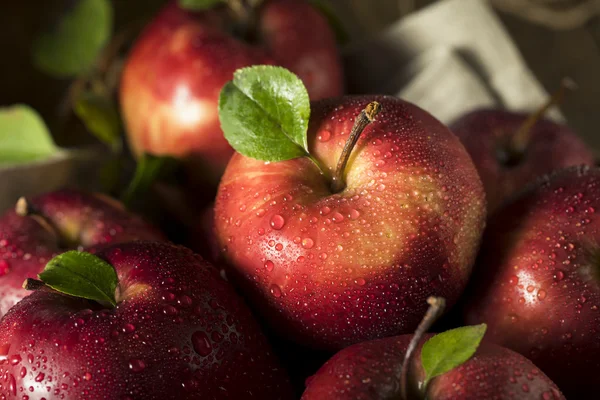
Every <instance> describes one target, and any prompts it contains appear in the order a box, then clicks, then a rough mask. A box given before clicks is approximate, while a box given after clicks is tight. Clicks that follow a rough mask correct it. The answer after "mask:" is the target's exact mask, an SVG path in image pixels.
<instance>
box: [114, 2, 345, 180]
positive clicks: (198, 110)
mask: <svg viewBox="0 0 600 400" xmlns="http://www.w3.org/2000/svg"><path fill="white" fill-rule="evenodd" d="M257 21H258V22H257V24H256V26H255V27H254V35H253V36H254V39H252V40H246V39H244V38H240V37H236V36H235V35H234V34H233V33H232V32H231V28H232V25H233V23H234V21H233V20H232V18H231V16H230V14H229V13H228V12H227V10H226V7H218V8H216V9H214V10H209V11H203V12H195V13H194V12H189V11H184V10H182V9H180V8H178V7H177V6H176V4H174V2H172V3H171V4H168V5H167V6H166V7H165V8H164V9H163V10H162V11H161V12H160V13H159V15H158V16H157V17H156V18H155V20H154V21H153V22H152V23H151V24H150V25H149V26H148V27H147V28H146V29H145V31H144V32H143V33H142V34H141V36H140V37H139V38H138V40H137V43H136V44H135V46H134V48H133V50H132V52H131V54H130V56H129V58H128V61H127V63H126V66H125V69H124V71H123V77H122V81H121V88H120V98H121V105H122V112H123V118H124V121H125V125H126V127H127V134H128V139H129V144H130V146H131V148H132V150H133V152H134V153H136V154H140V153H142V152H149V153H152V154H157V155H171V156H175V157H180V158H191V159H193V164H194V166H195V168H200V169H202V170H203V171H206V170H208V171H211V172H212V173H216V174H218V175H219V176H220V174H221V173H222V171H223V169H224V168H225V166H226V165H227V162H228V160H229V158H230V157H231V155H232V154H233V149H232V148H231V147H230V146H229V144H228V143H227V141H226V140H225V138H224V137H223V133H222V131H221V128H220V124H219V118H218V112H217V104H218V98H219V92H220V90H221V88H222V87H223V85H224V84H225V83H226V82H228V81H229V80H231V79H232V77H233V72H234V71H235V70H236V69H238V68H242V67H246V66H251V65H257V64H275V65H281V66H284V67H286V68H288V69H290V70H291V71H293V72H294V73H296V74H297V75H298V76H299V77H300V78H301V79H302V80H303V82H304V84H305V85H306V87H307V89H308V92H309V94H310V96H311V98H312V99H320V98H325V97H331V96H338V95H341V94H342V90H343V85H342V70H341V62H340V59H339V55H338V51H337V47H336V43H335V37H334V34H333V32H332V31H331V29H330V27H329V26H328V24H327V21H326V20H325V18H324V17H323V16H322V15H321V14H319V12H317V11H316V10H315V9H314V8H313V7H312V6H311V5H310V4H309V3H308V2H306V1H301V0H269V1H266V2H265V3H264V4H263V5H262V6H261V7H260V9H259V10H258V19H257Z"/></svg>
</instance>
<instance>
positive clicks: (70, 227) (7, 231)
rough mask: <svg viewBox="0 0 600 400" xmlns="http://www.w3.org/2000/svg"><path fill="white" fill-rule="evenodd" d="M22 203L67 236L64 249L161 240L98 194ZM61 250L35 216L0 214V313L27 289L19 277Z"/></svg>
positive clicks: (32, 274) (33, 273) (63, 194)
mask: <svg viewBox="0 0 600 400" xmlns="http://www.w3.org/2000/svg"><path fill="white" fill-rule="evenodd" d="M28 202H29V204H31V205H32V206H33V207H35V208H36V209H37V210H38V211H39V212H40V213H41V214H43V215H44V216H46V218H47V219H48V220H49V221H51V223H52V224H53V225H54V227H55V228H57V230H58V231H60V232H61V234H62V235H64V236H66V237H68V238H70V239H69V242H70V243H68V245H69V246H68V247H70V248H78V247H80V248H85V249H87V251H90V252H94V251H95V249H96V248H97V247H100V246H104V245H107V244H109V243H122V242H128V241H132V240H137V239H146V240H166V238H165V237H164V235H163V234H162V233H161V232H160V231H159V230H157V229H156V228H154V227H153V226H152V225H150V224H149V223H147V222H145V221H144V220H142V219H141V218H140V217H138V216H136V215H134V214H132V213H130V212H128V211H126V210H125V209H124V208H123V206H122V205H121V204H120V203H119V202H117V201H116V200H113V199H110V198H108V197H107V196H104V195H101V194H95V193H86V192H81V191H76V190H71V189H68V190H67V189H65V190H59V191H55V192H50V193H46V194H43V195H40V196H38V197H35V198H33V199H28ZM66 250H67V248H65V247H62V245H61V242H60V240H59V239H58V238H57V237H56V235H55V234H53V233H51V232H50V231H49V230H48V229H47V228H45V227H44V226H43V225H42V224H41V223H40V222H39V219H37V218H36V217H31V216H27V217H21V216H19V215H17V214H16V212H15V211H14V210H10V211H8V212H6V213H5V214H4V215H3V216H2V217H0V317H2V315H3V314H4V313H6V311H8V309H9V308H10V307H12V306H13V305H14V304H15V303H16V302H17V301H19V300H21V299H22V298H23V297H25V296H27V295H28V294H29V293H30V292H28V291H26V290H25V289H23V288H22V285H23V281H25V279H26V278H36V277H37V274H38V273H39V272H41V271H42V270H43V269H44V267H45V266H46V263H47V262H48V261H49V260H50V259H51V258H52V257H54V256H55V255H57V254H58V253H62V252H63V251H66Z"/></svg>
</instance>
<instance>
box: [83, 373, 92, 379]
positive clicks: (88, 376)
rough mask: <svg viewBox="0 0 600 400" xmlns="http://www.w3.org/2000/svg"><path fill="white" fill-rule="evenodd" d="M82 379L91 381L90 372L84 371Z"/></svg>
mask: <svg viewBox="0 0 600 400" xmlns="http://www.w3.org/2000/svg"><path fill="white" fill-rule="evenodd" d="M83 379H85V380H86V381H91V380H92V374H90V373H89V372H86V373H85V374H83Z"/></svg>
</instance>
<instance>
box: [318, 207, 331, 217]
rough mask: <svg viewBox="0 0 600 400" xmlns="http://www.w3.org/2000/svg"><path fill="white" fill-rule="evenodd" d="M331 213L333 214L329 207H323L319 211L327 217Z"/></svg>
mask: <svg viewBox="0 0 600 400" xmlns="http://www.w3.org/2000/svg"><path fill="white" fill-rule="evenodd" d="M330 212H331V208H329V207H327V206H325V207H322V208H321V210H320V211H319V213H320V214H321V215H327V214H329V213H330Z"/></svg>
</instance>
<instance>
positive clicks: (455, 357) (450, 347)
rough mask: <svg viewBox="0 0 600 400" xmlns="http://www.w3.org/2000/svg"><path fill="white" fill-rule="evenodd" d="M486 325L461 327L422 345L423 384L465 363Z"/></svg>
mask: <svg viewBox="0 0 600 400" xmlns="http://www.w3.org/2000/svg"><path fill="white" fill-rule="evenodd" d="M486 328H487V326H486V324H481V325H473V326H463V327H461V328H456V329H451V330H449V331H446V332H443V333H440V334H438V335H435V336H433V337H432V338H431V339H429V340H428V341H427V342H425V344H424V345H423V349H422V350H421V363H422V364H423V369H424V370H425V382H424V386H426V385H427V383H428V382H429V381H430V380H431V379H433V378H435V377H436V376H439V375H442V374H445V373H446V372H448V371H450V370H452V369H454V368H456V367H458V366H460V365H461V364H463V363H465V362H466V361H467V360H468V359H469V358H471V357H472V356H473V354H475V351H476V350H477V348H478V347H479V343H481V339H483V335H485V330H486Z"/></svg>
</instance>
